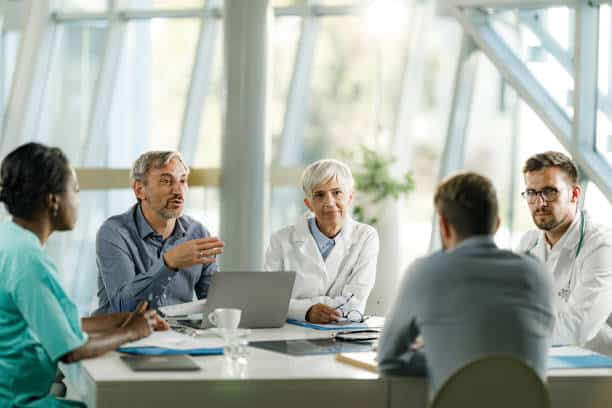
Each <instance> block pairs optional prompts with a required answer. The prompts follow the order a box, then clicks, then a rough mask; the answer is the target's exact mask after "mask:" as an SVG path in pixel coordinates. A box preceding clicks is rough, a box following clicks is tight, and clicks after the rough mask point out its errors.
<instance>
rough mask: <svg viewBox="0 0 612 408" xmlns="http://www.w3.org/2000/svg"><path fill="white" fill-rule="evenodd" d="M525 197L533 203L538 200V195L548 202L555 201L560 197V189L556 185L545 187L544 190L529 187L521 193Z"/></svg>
mask: <svg viewBox="0 0 612 408" xmlns="http://www.w3.org/2000/svg"><path fill="white" fill-rule="evenodd" d="M521 195H522V196H523V198H524V199H525V200H526V201H527V202H528V203H529V204H533V203H535V202H536V201H537V200H538V196H540V197H541V198H542V200H543V201H546V202H547V203H549V202H551V201H555V200H556V199H557V197H559V190H557V189H556V188H554V187H545V188H543V189H542V190H539V191H538V190H534V189H531V188H530V189H527V190H525V191H523V192H522V193H521Z"/></svg>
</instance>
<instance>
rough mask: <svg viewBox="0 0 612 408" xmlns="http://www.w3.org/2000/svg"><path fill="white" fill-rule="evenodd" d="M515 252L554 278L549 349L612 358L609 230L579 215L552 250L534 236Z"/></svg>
mask: <svg viewBox="0 0 612 408" xmlns="http://www.w3.org/2000/svg"><path fill="white" fill-rule="evenodd" d="M518 251H519V252H527V253H530V254H531V255H533V256H535V257H537V258H539V259H540V260H541V261H543V262H544V263H545V264H546V265H547V267H548V268H549V270H550V271H551V272H552V274H553V286H554V294H555V314H556V322H555V329H554V332H553V343H554V344H571V345H579V346H584V347H587V348H590V349H592V350H595V351H599V352H603V353H605V354H609V355H612V327H611V326H610V323H611V322H609V321H608V320H609V319H610V316H611V315H612V229H610V228H609V227H607V226H605V225H603V224H600V223H597V222H595V221H594V220H593V219H592V218H591V217H590V216H589V215H588V213H587V212H586V211H584V210H583V211H581V212H579V213H578V214H577V216H576V218H575V219H574V221H573V222H572V225H570V227H569V228H568V230H567V231H566V232H565V234H563V237H562V238H561V239H560V240H559V241H558V242H557V243H556V244H555V245H554V246H553V247H552V248H551V247H550V246H549V245H548V242H547V241H546V238H545V236H544V231H539V230H533V231H529V232H527V233H526V234H525V235H524V236H523V238H522V239H521V243H520V244H519V248H518ZM611 320H612V319H611Z"/></svg>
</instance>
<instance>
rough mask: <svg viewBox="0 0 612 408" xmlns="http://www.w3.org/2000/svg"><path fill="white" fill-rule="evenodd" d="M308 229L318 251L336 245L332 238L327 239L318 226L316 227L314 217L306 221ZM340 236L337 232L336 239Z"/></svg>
mask: <svg viewBox="0 0 612 408" xmlns="http://www.w3.org/2000/svg"><path fill="white" fill-rule="evenodd" d="M308 229H310V233H311V234H312V236H313V238H314V239H315V242H316V243H317V246H318V247H319V249H324V248H325V247H327V246H329V245H333V244H335V243H336V240H335V239H334V238H329V237H328V236H326V235H325V234H323V233H322V232H321V230H320V229H319V226H318V225H317V221H316V219H315V217H311V218H309V219H308ZM340 234H342V231H341V232H339V233H338V235H336V237H338V236H339V235H340Z"/></svg>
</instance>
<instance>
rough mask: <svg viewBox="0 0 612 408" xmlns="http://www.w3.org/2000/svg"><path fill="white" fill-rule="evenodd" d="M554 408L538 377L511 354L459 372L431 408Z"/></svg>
mask: <svg viewBox="0 0 612 408" xmlns="http://www.w3.org/2000/svg"><path fill="white" fill-rule="evenodd" d="M463 407H469V408H550V397H549V395H548V389H547V388H546V385H545V384H544V382H542V379H541V378H540V377H539V376H538V374H537V373H536V372H535V371H534V370H533V368H531V367H530V366H528V365H527V364H526V363H525V362H523V361H522V360H520V359H518V358H516V357H514V356H512V355H509V354H492V355H488V356H486V357H483V358H480V359H478V360H476V361H473V362H471V363H468V364H467V365H465V366H464V367H462V368H460V369H459V370H457V371H456V372H455V373H454V374H453V375H452V376H451V377H450V378H449V379H448V380H446V382H445V383H444V384H443V385H442V387H441V388H440V390H439V391H438V393H437V394H436V395H435V396H434V399H433V401H432V403H431V406H430V408H463Z"/></svg>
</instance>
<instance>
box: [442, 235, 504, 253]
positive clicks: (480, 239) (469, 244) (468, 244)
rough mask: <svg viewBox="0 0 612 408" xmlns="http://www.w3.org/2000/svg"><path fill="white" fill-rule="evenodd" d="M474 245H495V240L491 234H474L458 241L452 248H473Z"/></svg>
mask: <svg viewBox="0 0 612 408" xmlns="http://www.w3.org/2000/svg"><path fill="white" fill-rule="evenodd" d="M474 247H495V248H497V245H496V244H495V240H494V239H493V235H475V236H473V237H470V238H466V239H464V240H463V241H461V242H459V243H458V244H457V245H456V246H455V248H453V250H457V249H461V248H474Z"/></svg>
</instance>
